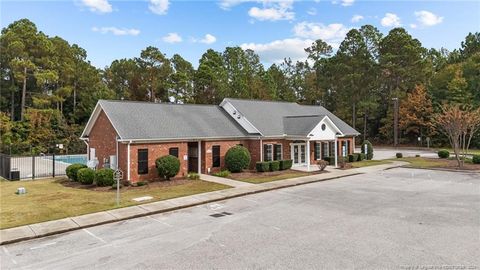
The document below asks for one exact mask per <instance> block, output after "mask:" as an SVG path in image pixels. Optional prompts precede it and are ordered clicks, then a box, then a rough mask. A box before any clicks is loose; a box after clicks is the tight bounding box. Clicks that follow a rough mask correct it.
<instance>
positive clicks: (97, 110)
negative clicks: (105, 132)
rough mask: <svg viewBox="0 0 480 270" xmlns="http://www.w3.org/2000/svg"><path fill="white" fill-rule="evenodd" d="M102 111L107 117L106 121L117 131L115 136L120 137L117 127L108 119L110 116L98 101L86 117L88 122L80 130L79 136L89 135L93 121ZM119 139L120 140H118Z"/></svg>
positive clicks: (94, 121)
mask: <svg viewBox="0 0 480 270" xmlns="http://www.w3.org/2000/svg"><path fill="white" fill-rule="evenodd" d="M102 111H103V113H105V116H106V117H107V119H108V122H109V123H110V125H112V127H113V129H114V130H115V133H117V136H118V137H120V138H121V137H122V136H121V135H120V133H119V132H118V129H117V128H116V127H115V125H114V124H113V122H112V120H111V119H110V117H108V114H107V112H106V111H105V110H104V109H103V107H102V105H101V104H100V101H98V102H97V105H95V108H94V109H93V113H92V115H91V116H90V118H89V119H88V122H87V124H86V125H85V128H84V129H83V132H82V135H81V136H80V137H81V138H83V137H85V136H89V135H90V132H91V131H92V128H93V126H94V125H95V123H96V122H97V119H98V117H99V116H100V113H101V112H102ZM119 141H121V140H119Z"/></svg>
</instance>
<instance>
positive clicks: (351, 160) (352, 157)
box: [348, 154, 357, 162]
mask: <svg viewBox="0 0 480 270" xmlns="http://www.w3.org/2000/svg"><path fill="white" fill-rule="evenodd" d="M355 161H357V159H356V158H355V156H354V155H353V154H350V155H348V162H355Z"/></svg>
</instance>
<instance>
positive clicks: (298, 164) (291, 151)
mask: <svg viewBox="0 0 480 270" xmlns="http://www.w3.org/2000/svg"><path fill="white" fill-rule="evenodd" d="M302 145H303V146H305V151H306V148H307V145H306V143H304V142H303V143H290V159H291V160H292V163H293V166H303V165H305V164H307V162H306V161H307V160H306V158H307V155H306V154H305V162H302V153H301V152H302V151H301V149H302V147H301V146H302ZM295 146H298V163H295V152H294V151H293V149H294V147H295Z"/></svg>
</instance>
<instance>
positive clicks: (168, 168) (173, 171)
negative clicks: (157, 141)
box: [155, 155, 180, 180]
mask: <svg viewBox="0 0 480 270" xmlns="http://www.w3.org/2000/svg"><path fill="white" fill-rule="evenodd" d="M155 165H156V167H157V172H158V175H159V176H161V177H163V179H166V180H170V178H171V177H174V176H175V175H177V173H178V172H179V171H180V160H178V158H176V157H175V156H172V155H166V156H163V157H159V158H157V160H155Z"/></svg>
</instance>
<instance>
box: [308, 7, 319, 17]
mask: <svg viewBox="0 0 480 270" xmlns="http://www.w3.org/2000/svg"><path fill="white" fill-rule="evenodd" d="M307 14H308V15H311V16H314V15H317V9H316V8H310V9H308V10H307Z"/></svg>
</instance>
